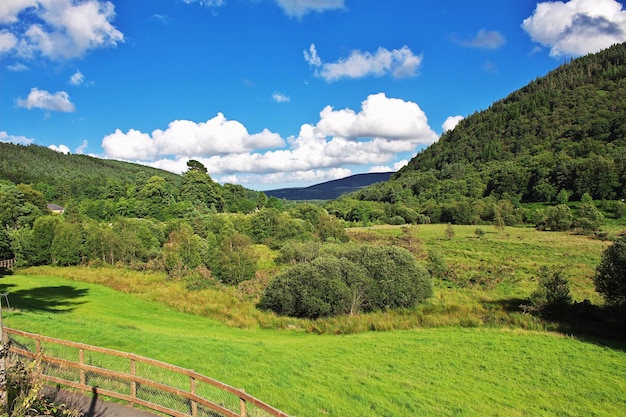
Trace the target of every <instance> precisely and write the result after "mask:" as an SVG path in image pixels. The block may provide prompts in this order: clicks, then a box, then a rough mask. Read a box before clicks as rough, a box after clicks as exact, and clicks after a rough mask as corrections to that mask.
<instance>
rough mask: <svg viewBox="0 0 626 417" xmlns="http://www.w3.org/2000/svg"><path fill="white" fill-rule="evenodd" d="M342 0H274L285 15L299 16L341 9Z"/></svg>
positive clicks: (342, 5)
mask: <svg viewBox="0 0 626 417" xmlns="http://www.w3.org/2000/svg"><path fill="white" fill-rule="evenodd" d="M343 2H344V0H276V4H278V6H279V7H280V8H281V9H283V11H284V12H285V14H286V15H287V16H291V17H297V18H301V17H302V16H304V15H305V14H307V13H310V12H323V11H326V10H337V9H343V7H344V4H343Z"/></svg>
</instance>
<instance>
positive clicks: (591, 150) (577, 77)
mask: <svg viewBox="0 0 626 417" xmlns="http://www.w3.org/2000/svg"><path fill="white" fill-rule="evenodd" d="M585 194H587V195H589V196H590V197H591V198H592V199H593V200H599V201H602V200H606V201H613V202H612V203H609V204H608V205H607V207H606V208H607V209H608V210H609V211H610V212H612V213H614V214H615V215H616V216H617V217H621V216H622V215H623V214H624V206H623V205H621V204H618V203H615V202H614V201H615V200H618V201H619V200H622V199H624V197H626V44H619V45H615V46H613V47H611V48H609V49H607V50H604V51H602V52H600V53H598V54H594V55H588V56H585V57H582V58H579V59H576V60H573V61H571V62H569V63H567V64H563V65H562V66H560V67H559V68H557V69H555V70H554V71H552V72H550V73H549V74H547V75H546V76H545V77H541V78H537V79H536V80H535V81H533V82H531V83H530V84H528V85H527V86H525V87H524V88H522V89H520V90H518V91H515V92H513V93H512V94H510V95H509V96H508V97H506V98H504V99H503V100H500V101H497V102H495V103H494V104H493V105H492V106H491V107H490V108H488V109H486V110H484V111H481V112H478V113H475V114H473V115H471V116H469V117H467V118H465V119H464V120H463V121H461V123H459V125H458V126H457V127H456V128H455V129H454V130H452V131H449V132H447V133H445V134H444V135H443V136H442V137H441V138H440V139H439V141H438V142H436V143H434V144H433V145H431V146H430V147H429V148H427V149H425V150H424V151H422V152H420V153H419V154H418V155H416V156H415V157H414V158H413V159H412V160H411V161H410V162H409V164H408V165H407V166H406V167H404V168H403V169H402V170H400V171H399V172H398V173H396V175H395V176H394V179H393V180H392V181H389V182H386V183H383V184H379V185H377V186H373V187H369V188H366V189H364V190H361V191H357V192H355V193H352V194H351V195H349V196H347V197H344V199H346V198H349V199H352V200H358V201H366V202H381V203H391V204H400V205H404V206H405V208H404V209H402V210H398V215H400V216H402V217H405V216H404V213H403V212H402V211H403V210H404V211H406V212H407V214H408V215H409V216H411V217H413V218H417V219H418V221H419V220H422V221H423V220H430V221H432V222H451V223H465V224H467V223H470V224H471V223H479V222H481V221H493V220H494V216H495V212H494V210H493V207H494V204H495V205H496V206H502V202H503V201H505V202H510V203H511V204H512V205H513V207H514V208H519V207H520V203H528V202H548V203H557V202H560V203H562V202H564V201H568V200H573V201H579V200H580V199H581V198H582V197H583V195H585ZM505 205H508V203H505ZM333 208H334V213H335V214H337V215H340V216H341V217H343V218H344V219H346V220H355V219H356V220H360V219H361V218H362V217H363V215H362V214H363V213H362V212H363V211H365V210H366V206H364V205H358V204H356V203H354V202H352V201H351V202H347V203H345V204H337V205H334V206H333ZM350 210H352V212H351V211H350ZM409 210H412V211H409ZM504 211H505V212H506V213H505V214H504V215H505V216H507V215H509V212H510V211H511V210H510V209H505V210H504ZM366 214H367V213H366ZM527 214H528V213H521V212H520V213H517V216H516V217H517V218H516V219H512V218H511V219H509V220H510V221H513V220H514V221H515V222H522V221H524V222H533V220H532V218H529V217H528V216H527ZM369 215H370V217H371V216H372V213H371V212H370V213H369ZM378 215H379V211H377V212H375V213H373V217H374V218H376V216H378ZM416 216H417V217H416ZM407 220H412V219H407Z"/></svg>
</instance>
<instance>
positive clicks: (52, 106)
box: [17, 87, 76, 112]
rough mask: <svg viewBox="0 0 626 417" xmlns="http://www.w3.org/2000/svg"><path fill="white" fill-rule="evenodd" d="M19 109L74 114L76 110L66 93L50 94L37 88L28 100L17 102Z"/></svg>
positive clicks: (32, 91)
mask: <svg viewBox="0 0 626 417" xmlns="http://www.w3.org/2000/svg"><path fill="white" fill-rule="evenodd" d="M17 106H18V107H25V108H27V109H29V110H30V109H44V110H53V111H62V112H73V111H75V110H76V107H75V106H74V103H72V102H71V101H70V96H69V95H68V94H67V93H66V92H65V91H57V92H56V93H54V94H50V93H49V92H47V91H46V90H40V89H38V88H37V87H35V88H32V89H31V90H30V93H29V94H28V97H27V98H26V99H21V98H20V99H18V100H17Z"/></svg>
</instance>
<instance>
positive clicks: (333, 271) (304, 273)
mask: <svg viewBox="0 0 626 417" xmlns="http://www.w3.org/2000/svg"><path fill="white" fill-rule="evenodd" d="M347 266H348V263H347V262H341V261H340V260H339V259H337V258H335V257H332V256H322V257H319V258H316V259H314V260H313V261H311V262H310V263H306V264H299V265H296V266H294V267H292V268H289V270H287V271H286V272H284V273H282V274H281V275H279V276H277V277H276V278H274V280H273V281H272V282H271V283H270V285H269V286H268V287H267V289H266V291H265V293H264V294H263V297H262V298H261V301H260V303H259V307H260V308H262V309H265V310H271V311H274V312H275V313H277V314H280V315H284V316H291V317H306V318H312V319H316V318H319V317H325V316H334V315H339V314H345V313H347V312H348V311H349V307H350V295H351V291H350V288H349V287H348V285H347V283H346V282H345V280H344V275H345V273H344V271H343V270H344V269H345V268H346V267H347Z"/></svg>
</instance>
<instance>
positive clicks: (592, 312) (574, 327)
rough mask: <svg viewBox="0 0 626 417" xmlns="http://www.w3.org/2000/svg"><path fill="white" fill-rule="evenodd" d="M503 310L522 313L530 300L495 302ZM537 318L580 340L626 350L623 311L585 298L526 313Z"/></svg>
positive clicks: (514, 299)
mask: <svg viewBox="0 0 626 417" xmlns="http://www.w3.org/2000/svg"><path fill="white" fill-rule="evenodd" d="M495 303H496V304H498V305H500V306H501V307H502V309H503V310H504V311H506V312H509V313H513V312H517V313H522V312H524V307H523V306H524V305H527V304H529V301H528V300H526V299H521V298H511V299H503V300H498V301H496V302H495ZM526 314H532V315H533V316H535V317H539V318H540V319H542V320H543V321H545V323H546V324H547V325H549V326H550V327H552V326H556V330H557V331H558V332H559V333H563V334H567V335H571V336H574V337H576V338H577V339H579V340H582V341H585V342H588V343H593V344H596V345H599V346H604V347H608V348H611V349H617V350H622V351H624V352H626V310H622V309H617V308H607V307H600V306H596V305H593V304H591V303H590V302H589V301H587V300H585V301H583V302H580V303H573V304H564V305H557V306H552V307H549V308H543V309H541V310H539V311H533V312H526Z"/></svg>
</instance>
